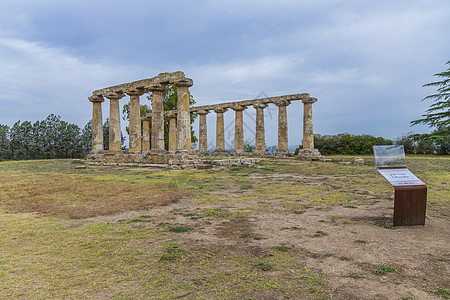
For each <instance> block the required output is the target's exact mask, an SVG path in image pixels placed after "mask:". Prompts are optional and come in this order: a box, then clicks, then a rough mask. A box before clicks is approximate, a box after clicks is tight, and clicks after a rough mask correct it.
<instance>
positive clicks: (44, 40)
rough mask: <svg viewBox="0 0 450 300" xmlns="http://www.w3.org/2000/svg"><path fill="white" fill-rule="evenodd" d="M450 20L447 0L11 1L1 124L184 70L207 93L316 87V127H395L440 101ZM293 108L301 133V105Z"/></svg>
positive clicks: (5, 14)
mask: <svg viewBox="0 0 450 300" xmlns="http://www.w3.org/2000/svg"><path fill="white" fill-rule="evenodd" d="M449 23H450V3H449V2H448V1H445V0H431V1H430V0H427V1H425V0H414V1H406V0H401V1H387V0H383V1H374V2H367V1H356V0H324V1H312V0H301V1H293V0H292V1H287V0H286V1H276V2H274V1H269V0H259V1H256V0H249V1H235V0H229V1H217V0H215V1H212V0H204V1H200V0H198V1H189V2H188V1H140V0H131V1H126V2H124V1H106V0H98V1H88V0H86V1H85V0H77V1H56V0H42V1H32V0H20V1H17V0H14V1H13V0H4V1H3V2H2V10H1V11H0V65H1V69H0V103H1V106H2V109H1V110H0V123H3V124H4V123H7V124H11V123H13V122H15V121H16V120H19V119H21V120H24V119H29V120H35V119H42V118H44V117H45V116H46V115H48V114H50V113H56V114H61V115H62V116H63V118H64V119H67V120H69V121H71V122H76V123H79V124H80V125H84V123H85V122H87V121H88V120H89V119H90V110H91V106H90V103H89V102H88V101H87V96H89V95H90V93H91V92H92V91H93V90H95V89H98V88H102V87H106V86H110V85H114V84H118V83H122V82H128V81H134V80H138V79H141V78H146V77H152V76H154V75H156V74H158V73H159V72H163V71H175V70H182V71H184V72H185V73H186V75H187V76H188V77H191V78H193V79H194V84H195V85H194V86H193V87H192V89H191V91H192V94H193V95H194V97H195V99H196V100H197V103H198V104H209V103H215V102H217V101H220V100H236V99H251V98H253V97H256V96H257V95H258V94H259V93H260V92H265V93H266V94H267V95H268V96H275V95H281V94H290V93H299V92H307V93H310V94H311V95H312V96H315V97H317V98H318V99H319V102H317V103H316V104H315V105H314V115H315V130H316V132H318V133H322V134H335V133H339V132H350V133H358V134H359V133H370V134H374V135H379V136H385V137H390V138H395V137H397V136H400V135H401V134H402V133H404V132H407V131H409V130H411V128H410V127H409V121H410V120H412V119H414V118H418V117H419V116H420V115H421V114H422V113H423V112H424V111H425V109H426V108H427V107H428V105H429V103H426V102H421V101H420V100H421V99H422V98H423V97H424V96H426V95H427V94H429V93H430V92H432V90H430V89H425V88H422V87H421V86H422V85H423V84H424V83H427V82H430V81H432V80H433V77H432V74H434V73H437V72H439V71H442V70H443V69H444V67H445V66H444V63H445V62H446V61H447V60H448V59H449V57H448V53H450V51H449V50H450V45H449V44H448V38H447V37H448V34H447V28H449V27H450V26H449V25H450V24H449ZM105 104H106V103H105ZM104 112H105V114H104V115H105V117H106V116H107V108H106V105H105V107H104ZM288 117H289V126H290V127H292V128H300V129H294V130H291V131H290V139H293V140H295V139H298V138H299V137H300V136H301V134H300V131H301V105H297V106H295V105H292V107H289V109H288ZM214 120H215V119H214V116H213V114H210V115H208V124H209V125H210V127H211V128H214V124H213V123H214ZM230 122H232V118H231V117H230ZM274 122H275V123H274V124H273V125H272V126H270V130H271V131H270V132H268V133H267V136H269V135H270V136H271V137H273V136H276V121H274ZM298 124H300V125H298ZM248 127H251V124H250V125H248ZM412 129H413V130H414V131H418V132H420V131H421V132H423V131H428V130H429V129H427V128H424V127H414V128H412ZM211 134H212V138H213V137H214V134H213V130H210V135H211ZM269 140H270V139H269ZM275 142H276V139H274V141H273V143H275Z"/></svg>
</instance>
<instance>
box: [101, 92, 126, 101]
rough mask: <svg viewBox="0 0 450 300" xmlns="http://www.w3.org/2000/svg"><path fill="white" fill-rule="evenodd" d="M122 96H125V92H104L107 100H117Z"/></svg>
mask: <svg viewBox="0 0 450 300" xmlns="http://www.w3.org/2000/svg"><path fill="white" fill-rule="evenodd" d="M123 97H125V94H124V93H122V92H112V93H108V94H105V98H108V99H109V100H119V99H121V98H123Z"/></svg>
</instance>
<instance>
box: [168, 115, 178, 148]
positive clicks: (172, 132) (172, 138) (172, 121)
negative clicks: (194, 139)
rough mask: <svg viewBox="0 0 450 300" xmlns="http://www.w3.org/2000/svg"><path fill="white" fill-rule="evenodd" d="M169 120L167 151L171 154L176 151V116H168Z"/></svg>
mask: <svg viewBox="0 0 450 300" xmlns="http://www.w3.org/2000/svg"><path fill="white" fill-rule="evenodd" d="M167 117H168V118H169V151H171V152H173V151H176V150H177V116H176V114H170V115H168V116H167Z"/></svg>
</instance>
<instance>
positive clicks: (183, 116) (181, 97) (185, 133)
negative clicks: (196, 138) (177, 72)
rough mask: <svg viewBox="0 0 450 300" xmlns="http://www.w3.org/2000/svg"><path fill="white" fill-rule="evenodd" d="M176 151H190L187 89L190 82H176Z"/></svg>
mask: <svg viewBox="0 0 450 300" xmlns="http://www.w3.org/2000/svg"><path fill="white" fill-rule="evenodd" d="M175 85H176V86H177V87H178V107H177V108H178V109H177V150H180V151H189V150H191V113H190V108H189V87H190V86H192V81H182V82H177V83H175Z"/></svg>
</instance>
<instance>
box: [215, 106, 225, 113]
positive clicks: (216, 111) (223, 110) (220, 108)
mask: <svg viewBox="0 0 450 300" xmlns="http://www.w3.org/2000/svg"><path fill="white" fill-rule="evenodd" d="M227 110H228V108H222V107H219V108H214V112H215V113H216V114H223V113H224V112H226V111H227Z"/></svg>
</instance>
